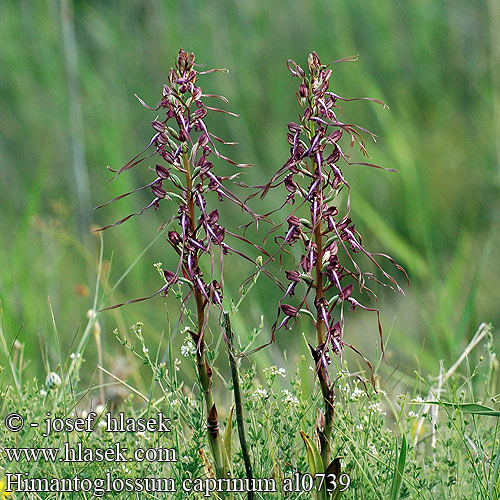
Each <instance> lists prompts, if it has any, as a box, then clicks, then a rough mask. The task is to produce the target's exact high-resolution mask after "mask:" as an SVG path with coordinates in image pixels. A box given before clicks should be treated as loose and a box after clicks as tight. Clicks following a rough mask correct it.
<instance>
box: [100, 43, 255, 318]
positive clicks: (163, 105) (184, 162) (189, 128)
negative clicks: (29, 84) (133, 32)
mask: <svg viewBox="0 0 500 500" xmlns="http://www.w3.org/2000/svg"><path fill="white" fill-rule="evenodd" d="M196 67H197V66H196V65H195V57H194V54H193V53H192V52H189V53H188V52H185V51H184V50H182V49H180V51H179V54H178V56H177V60H176V63H175V67H173V68H171V70H170V73H169V76H168V84H165V85H164V86H163V91H162V97H161V100H160V102H159V103H158V105H157V106H156V108H151V107H149V106H148V105H147V104H146V103H144V101H142V100H141V99H139V98H138V99H139V100H140V102H141V104H142V105H143V106H144V107H146V108H147V109H150V110H154V111H161V112H162V115H163V116H162V117H157V118H156V119H155V120H153V121H152V122H151V125H152V128H153V130H154V135H153V137H152V138H151V140H150V142H149V144H148V146H147V147H146V149H145V150H144V151H142V152H141V153H139V155H137V156H135V157H134V158H132V160H130V161H129V162H128V163H126V164H125V165H124V166H123V167H121V168H120V169H119V170H112V169H111V168H110V167H108V169H109V170H111V171H112V172H114V173H115V176H114V178H113V180H114V179H116V178H117V177H118V176H119V175H120V174H121V173H123V172H125V171H127V170H129V169H131V168H133V167H135V166H136V165H138V164H139V163H141V162H143V161H144V160H146V159H149V158H152V157H156V159H157V162H158V163H156V166H155V167H154V169H152V168H150V170H152V171H153V172H154V174H155V178H154V180H153V181H152V182H150V183H148V184H146V185H145V186H142V187H140V188H137V189H135V190H133V191H130V192H128V193H125V194H122V195H120V196H117V197H116V198H113V199H112V200H110V201H108V202H107V203H104V204H102V205H100V206H99V207H97V208H101V207H104V206H106V205H109V204H110V203H113V202H116V201H118V200H120V199H122V198H124V197H125V196H128V195H130V194H132V193H136V192H138V191H141V190H145V189H150V190H151V192H152V195H153V199H152V201H151V202H150V203H149V204H148V205H147V206H145V207H144V208H142V210H140V211H139V212H137V213H132V214H130V215H127V216H126V217H124V218H122V219H121V220H119V221H117V222H115V223H113V224H110V225H108V226H105V227H103V228H101V229H99V230H104V229H108V228H110V227H113V226H117V225H119V224H122V223H124V222H125V221H127V220H128V219H130V218H131V217H133V216H135V215H141V214H142V213H144V212H145V211H146V210H148V209H150V208H154V209H155V210H158V208H159V206H160V204H161V203H162V202H163V201H164V200H167V201H168V202H169V205H170V206H171V205H172V203H171V202H172V201H174V200H175V202H177V205H178V210H177V214H176V215H175V216H174V217H173V218H174V219H176V220H177V222H178V229H172V230H171V231H169V232H168V238H167V242H168V243H169V244H170V246H171V247H172V248H173V250H174V251H175V252H176V253H177V255H178V257H179V260H178V265H177V268H176V269H173V270H169V269H163V270H162V271H163V276H164V280H165V284H164V285H163V286H162V287H161V289H159V290H158V291H157V292H156V293H154V294H153V295H151V296H150V297H145V298H141V299H134V300H131V301H129V302H127V303H132V302H138V301H141V300H146V299H149V298H151V297H153V296H155V295H158V294H160V293H161V294H163V295H167V293H168V289H169V288H170V287H171V286H172V285H174V284H176V283H178V282H181V283H186V284H188V287H189V289H190V293H191V292H193V291H194V292H195V293H194V295H195V296H197V297H198V298H197V301H201V303H200V304H198V306H199V307H202V308H203V309H205V306H206V305H207V304H208V303H212V304H215V305H217V306H219V307H220V306H221V305H222V280H221V279H220V278H219V280H217V279H215V277H214V276H213V275H212V276H210V277H209V279H206V278H205V277H204V276H203V272H202V271H201V269H200V266H199V260H200V258H201V257H202V256H205V255H208V256H210V261H211V269H212V270H213V269H214V265H213V263H214V253H215V248H216V247H218V248H219V250H220V254H221V256H220V266H221V272H220V276H222V262H223V258H222V255H225V254H227V253H232V252H234V253H237V254H238V255H240V256H241V257H243V258H245V259H247V260H250V261H252V259H250V258H249V257H248V256H247V255H246V254H244V253H241V252H239V251H237V250H236V249H234V248H232V247H231V246H229V244H228V243H227V242H226V236H227V235H228V234H229V235H230V236H232V237H235V238H239V239H240V240H244V241H245V242H247V243H248V241H247V240H246V239H245V238H243V237H241V236H238V235H236V234H234V233H231V232H229V231H227V230H226V229H225V228H224V227H223V226H222V225H221V223H220V221H219V212H218V210H217V209H212V210H208V209H207V195H209V194H210V193H215V195H216V196H217V197H218V199H219V201H224V200H229V201H230V202H232V203H234V204H236V205H237V206H238V207H240V208H241V209H242V210H244V211H246V212H247V213H249V214H251V215H252V217H253V218H254V220H258V216H257V215H256V214H254V213H253V212H252V211H251V210H250V209H249V208H248V207H247V206H246V205H245V204H244V203H243V202H242V201H240V200H239V198H238V197H237V196H236V195H235V194H233V193H232V192H231V191H230V190H229V189H228V188H227V187H226V186H225V185H224V183H225V181H230V180H232V179H234V178H236V177H237V176H238V175H239V174H238V173H236V174H234V175H232V176H221V175H218V174H217V173H215V172H214V163H213V161H211V158H212V157H216V158H219V159H221V160H224V161H226V162H228V163H230V164H232V165H233V166H236V167H240V168H243V167H246V166H247V165H245V164H238V163H236V162H235V161H233V160H231V159H230V158H228V157H227V156H224V155H223V154H221V153H220V152H219V151H218V149H217V146H216V142H219V143H222V144H226V145H228V144H229V145H233V146H234V145H235V144H236V143H232V142H226V141H224V140H222V139H221V138H219V137H217V136H216V135H214V134H213V133H211V132H209V130H208V129H207V126H206V124H205V117H206V116H207V114H208V113H209V112H221V113H226V114H229V115H232V116H238V115H235V114H234V113H231V112H229V111H226V110H223V109H219V108H215V107H212V106H209V105H207V104H206V103H205V101H206V99H209V98H218V99H220V100H222V101H223V102H225V103H227V99H226V98H225V97H223V96H219V95H214V94H204V93H203V91H202V89H201V87H200V86H199V84H198V77H199V75H203V74H206V73H211V72H214V71H223V72H224V71H226V70H222V69H212V70H207V71H198V70H197V69H196ZM136 97H137V96H136ZM181 179H182V180H181ZM252 262H253V261H252ZM212 274H213V273H212ZM121 305H123V304H117V305H114V306H111V307H110V308H108V309H112V308H115V307H119V306H121Z"/></svg>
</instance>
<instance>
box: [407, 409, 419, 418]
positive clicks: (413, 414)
mask: <svg viewBox="0 0 500 500" xmlns="http://www.w3.org/2000/svg"><path fill="white" fill-rule="evenodd" d="M408 416H409V417H410V418H418V413H415V412H414V411H409V412H408Z"/></svg>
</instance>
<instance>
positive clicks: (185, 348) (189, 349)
mask: <svg viewBox="0 0 500 500" xmlns="http://www.w3.org/2000/svg"><path fill="white" fill-rule="evenodd" d="M181 354H182V355H183V356H184V357H185V358H187V357H189V356H194V355H195V354H196V346H195V345H194V343H193V341H192V340H191V339H189V338H186V340H185V341H184V344H182V345H181Z"/></svg>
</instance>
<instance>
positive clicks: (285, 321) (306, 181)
mask: <svg viewBox="0 0 500 500" xmlns="http://www.w3.org/2000/svg"><path fill="white" fill-rule="evenodd" d="M287 66H288V68H289V70H290V72H291V74H292V75H293V76H295V77H298V78H299V80H300V84H299V89H298V92H297V100H298V102H299V104H300V106H301V107H302V108H303V109H304V111H303V113H302V115H301V116H300V120H299V123H295V122H292V123H289V124H288V134H287V138H288V143H289V145H290V157H289V159H288V160H287V161H286V163H285V164H284V165H283V166H282V167H281V168H280V169H279V170H278V171H277V172H276V173H275V174H274V175H273V177H272V178H271V180H270V181H269V182H268V183H267V184H266V185H264V186H260V188H261V190H262V191H261V196H262V197H263V196H265V195H267V193H268V192H269V190H270V189H274V188H276V187H278V186H280V185H283V186H284V187H285V189H286V192H287V196H286V199H285V201H284V203H283V204H282V206H281V207H280V208H282V207H284V206H285V205H287V204H289V205H291V206H293V207H294V208H293V210H292V211H291V213H290V215H288V217H287V218H286V219H285V222H284V223H282V224H280V225H279V226H276V227H274V228H273V230H275V231H277V230H279V228H280V227H281V226H283V225H284V224H286V225H287V228H286V231H284V232H283V235H280V236H277V237H276V238H275V241H276V242H277V244H278V245H279V250H278V251H280V252H288V250H287V249H288V248H290V247H292V246H294V245H296V244H300V245H301V247H302V250H301V256H300V260H299V262H298V265H297V267H296V268H295V269H291V270H287V271H286V279H287V284H286V285H285V286H284V289H285V294H284V295H283V297H282V298H281V300H280V302H279V307H278V319H277V320H276V322H275V324H274V326H273V331H276V330H279V329H280V328H290V326H289V322H290V320H292V319H295V318H297V317H298V316H299V313H300V310H301V309H302V310H303V311H308V312H310V311H311V310H313V311H314V312H313V314H312V315H313V316H314V318H315V320H314V323H315V326H316V329H317V331H318V334H319V335H318V341H319V343H320V345H318V346H317V347H316V348H314V352H313V355H314V357H315V358H317V359H316V360H317V361H320V363H323V364H328V363H329V362H330V360H329V359H328V350H329V349H331V350H332V352H333V353H335V354H339V355H341V352H342V348H343V346H345V345H346V346H349V347H353V346H351V345H350V344H347V343H346V341H345V340H344V305H345V304H348V305H349V306H350V307H351V309H355V308H356V307H360V308H362V309H365V310H368V311H374V312H376V313H377V317H378V314H379V313H378V310H377V309H374V308H371V307H367V306H365V305H363V304H361V303H360V302H359V301H358V300H357V299H355V298H354V296H353V290H354V284H357V285H358V288H359V290H360V291H361V292H363V291H365V292H367V293H368V294H369V295H372V296H374V297H375V293H374V292H373V291H372V290H371V289H370V288H369V287H368V286H367V284H366V282H367V280H375V281H378V282H379V283H380V281H379V280H378V279H377V278H376V276H375V275H374V274H373V273H370V272H365V271H362V270H361V268H360V266H359V265H358V263H357V262H356V260H355V254H357V253H361V254H364V255H365V256H367V257H368V258H369V259H370V260H371V261H372V262H373V264H375V266H376V267H377V268H378V269H379V271H380V273H381V274H382V275H383V277H384V278H385V279H386V283H383V284H384V285H386V286H389V287H391V288H393V287H395V288H397V289H398V290H399V291H400V292H401V293H403V291H402V289H401V288H400V286H399V285H398V283H397V282H396V280H395V279H394V278H393V277H392V276H391V275H390V274H389V273H387V272H386V271H385V270H384V269H383V268H382V266H381V265H380V264H379V263H378V262H377V260H376V258H375V257H383V258H385V259H388V260H389V261H390V262H391V263H392V264H394V265H395V266H396V268H397V269H399V270H400V271H402V272H404V270H403V269H402V268H401V267H400V266H399V265H398V264H396V263H395V262H394V260H393V259H392V258H391V257H389V256H388V255H385V254H381V253H371V252H369V251H368V250H366V248H365V247H364V246H363V244H362V239H361V235H360V234H359V232H358V231H357V230H356V228H355V225H354V223H353V221H352V219H351V217H350V190H351V187H350V185H349V183H348V182H347V180H346V178H345V177H344V173H343V171H342V169H341V167H340V166H339V162H340V161H342V160H343V161H344V162H346V163H347V164H348V165H354V164H356V165H367V166H371V167H375V168H382V167H379V166H378V165H374V164H372V163H367V162H354V161H351V158H350V156H349V155H348V154H347V153H346V152H345V151H344V149H343V147H342V146H341V138H342V137H343V135H348V136H349V139H350V145H351V147H352V146H353V145H354V144H358V145H359V147H360V150H361V152H362V153H363V154H364V155H367V152H366V147H365V141H364V139H363V133H365V134H368V135H369V136H371V137H373V138H374V137H375V136H374V134H372V133H371V132H369V131H368V130H366V129H365V128H363V127H360V126H357V125H353V124H350V123H345V122H343V121H341V120H340V119H339V116H338V115H339V111H341V108H340V106H339V105H338V102H339V101H350V100H353V99H346V98H343V97H341V96H339V95H337V94H335V93H334V92H331V91H329V80H330V77H331V76H332V70H331V69H330V68H329V66H330V65H323V64H321V61H320V60H319V57H318V55H317V54H316V53H315V52H313V53H312V54H310V55H309V58H308V69H309V74H306V72H305V71H304V70H303V69H302V68H301V67H300V66H299V65H298V64H296V63H295V62H294V61H291V60H289V61H288V63H287ZM362 99H368V98H362ZM369 100H372V101H375V102H377V103H380V104H382V105H384V106H385V104H383V103H382V102H381V101H378V100H376V99H369ZM384 170H392V169H384ZM342 192H346V196H345V200H346V207H345V209H344V210H342V208H341V207H340V206H339V203H340V202H339V201H338V200H339V199H341V197H340V194H341V193H342ZM297 198H299V199H300V203H297ZM304 206H306V207H307V208H306V209H305V210H307V213H306V217H304V218H300V217H299V214H300V213H301V212H300V210H301V209H302V210H304V208H303V207H304ZM299 284H303V285H305V293H304V295H303V296H302V298H301V300H300V302H299V304H298V305H292V304H290V303H288V302H289V301H290V299H291V298H292V297H293V296H294V295H295V292H296V289H297V286H298V285H299ZM311 294H313V295H314V298H313V299H312V300H310V299H309V296H310V295H311ZM313 308H314V309H313ZM336 308H337V309H338V311H339V312H338V314H336V315H334V310H335V309H336ZM378 327H379V333H380V339H381V347H382V350H383V342H382V330H381V326H380V318H379V317H378ZM353 348H354V347H353ZM354 349H355V348H354ZM355 350H356V349H355Z"/></svg>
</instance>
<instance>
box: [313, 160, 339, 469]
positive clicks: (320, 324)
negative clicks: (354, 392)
mask: <svg viewBox="0 0 500 500" xmlns="http://www.w3.org/2000/svg"><path fill="white" fill-rule="evenodd" d="M319 168H320V166H319V165H317V163H316V162H314V170H315V172H316V171H317V170H318V169H319ZM316 193H317V195H318V200H319V203H320V206H321V205H322V201H323V200H322V196H321V194H322V187H321V183H318V187H317V191H316ZM320 210H321V209H320ZM314 243H315V244H316V252H317V254H316V255H317V257H316V279H315V286H316V300H315V303H316V304H319V303H320V301H321V300H323V299H324V297H325V291H324V288H323V234H322V229H321V217H317V218H316V225H315V227H314ZM326 328H327V325H325V323H324V321H323V319H322V318H321V316H320V313H319V310H317V312H316V337H317V342H318V346H323V344H324V343H325V340H326V339H325V330H326ZM316 373H317V374H318V380H319V384H320V386H321V393H322V395H323V403H324V406H325V424H324V427H323V430H322V432H321V431H320V433H319V436H320V444H321V458H322V460H323V465H324V467H325V470H326V468H327V467H328V466H329V465H330V437H331V435H332V428H333V410H334V405H333V392H332V389H331V387H330V382H329V380H330V377H329V375H328V368H327V366H326V364H325V363H323V355H321V356H320V358H319V360H318V362H317V366H316Z"/></svg>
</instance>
